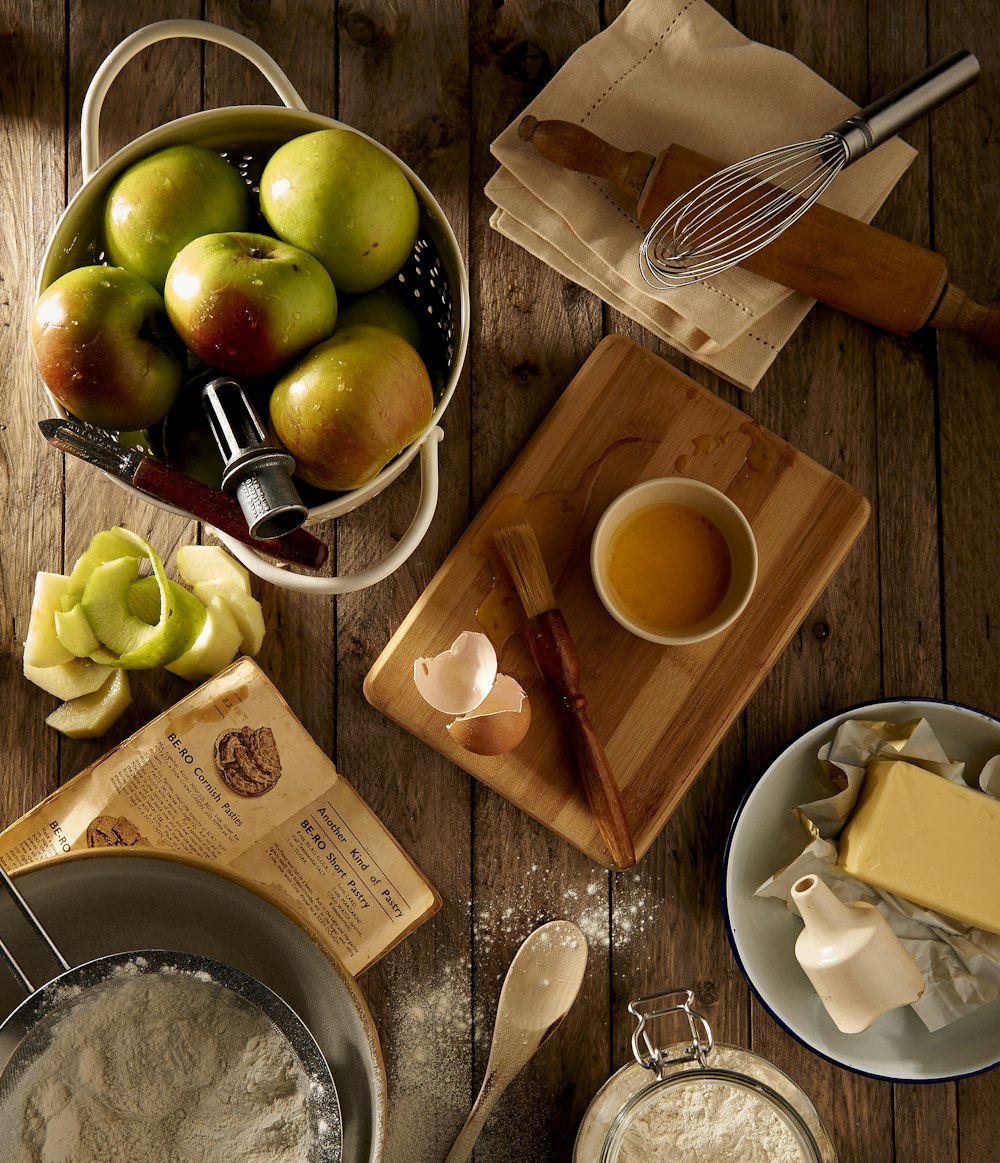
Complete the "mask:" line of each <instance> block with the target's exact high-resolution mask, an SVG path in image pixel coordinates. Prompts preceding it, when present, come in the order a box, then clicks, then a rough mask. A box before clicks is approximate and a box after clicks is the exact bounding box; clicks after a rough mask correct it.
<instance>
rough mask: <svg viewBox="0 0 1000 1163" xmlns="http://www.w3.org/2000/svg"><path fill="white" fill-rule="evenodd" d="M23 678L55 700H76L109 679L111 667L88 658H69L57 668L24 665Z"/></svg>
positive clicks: (91, 692)
mask: <svg viewBox="0 0 1000 1163" xmlns="http://www.w3.org/2000/svg"><path fill="white" fill-rule="evenodd" d="M24 677H25V678H26V679H28V680H29V681H30V682H33V683H34V684H35V686H40V687H41V688H42V690H43V691H48V693H49V694H50V695H55V697H56V698H57V699H63V700H66V699H78V698H80V697H82V696H83V695H90V694H93V693H94V691H96V690H97V689H98V688H99V687H102V686H104V684H105V683H106V682H107V680H108V679H109V678H110V677H111V667H110V666H101V665H100V663H97V662H93V661H92V660H91V659H89V658H71V659H70V660H69V662H60V663H59V664H58V665H57V666H30V665H29V664H28V663H27V662H26V663H25V664H24Z"/></svg>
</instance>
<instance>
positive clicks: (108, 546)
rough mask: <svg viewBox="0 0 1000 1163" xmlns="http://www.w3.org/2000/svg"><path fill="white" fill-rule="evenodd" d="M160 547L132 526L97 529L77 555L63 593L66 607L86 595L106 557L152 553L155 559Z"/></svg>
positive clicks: (147, 554)
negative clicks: (128, 527)
mask: <svg viewBox="0 0 1000 1163" xmlns="http://www.w3.org/2000/svg"><path fill="white" fill-rule="evenodd" d="M155 555H156V550H154V549H153V547H152V546H151V545H150V544H149V542H148V541H143V539H142V538H141V537H140V536H139V535H138V534H136V533H133V532H132V531H131V530H130V529H123V528H122V527H121V526H120V525H116V526H115V528H114V529H102V530H101V532H100V533H95V534H94V536H93V538H92V540H91V542H90V545H89V546H88V547H87V549H86V551H85V552H84V553H82V554H81V555H80V557H78V558H77V560H76V564H75V565H74V566H73V571H72V573H70V575H69V581H68V583H67V585H66V590H65V592H64V593H63V597H62V608H63V609H64V610H72V609H73V607H74V606H75V605H76V604H77V603H78V602H79V601H80V599H81V598H82V597H83V591H84V589H85V588H86V585H87V580H88V579H89V577H90V575H91V574H92V573H93V572H94V570H95V569H96V568H97V567H98V566H99V565H103V564H104V563H105V562H106V561H113V560H114V559H115V558H116V557H134V558H136V559H140V558H143V557H149V559H150V561H152V559H153V557H154V556H155Z"/></svg>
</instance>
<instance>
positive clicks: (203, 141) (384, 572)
mask: <svg viewBox="0 0 1000 1163" xmlns="http://www.w3.org/2000/svg"><path fill="white" fill-rule="evenodd" d="M175 38H193V39H196V40H206V41H210V42H212V43H214V44H220V45H223V46H224V47H226V48H230V49H232V50H233V51H235V52H237V53H239V54H240V55H241V56H243V57H245V58H246V59H247V60H249V61H250V62H251V63H252V64H254V65H256V66H257V68H258V69H260V71H261V73H263V75H264V76H265V78H266V79H267V80H268V82H269V83H270V84H271V86H272V88H273V89H274V91H275V93H277V95H278V97H279V98H280V99H281V101H282V102H283V105H245V106H233V107H229V108H224V109H208V110H204V111H202V112H200V113H193V114H190V115H188V116H186V117H180V118H178V119H176V120H175V121H170V122H168V123H167V124H166V125H161V126H159V127H158V128H156V129H153V130H150V132H148V133H144V134H143V135H142V136H141V137H138V138H136V140H135V141H133V142H131V143H130V144H128V145H127V146H125V147H123V148H122V149H120V150H119V151H118V152H117V153H115V154H114V155H113V156H112V157H110V158H108V159H106V160H105V161H103V162H102V161H101V154H100V136H99V133H100V117H101V109H102V106H103V104H104V100H105V98H106V96H107V94H108V91H109V89H110V87H111V84H112V83H113V81H114V80H115V78H116V77H117V76H118V74H119V73H120V72H121V70H122V69H123V68H124V66H125V65H126V64H127V62H128V61H129V60H131V59H132V57H134V56H136V55H137V54H138V53H139V52H141V51H142V50H143V49H145V48H147V47H149V46H150V45H152V44H156V43H157V42H159V41H163V40H172V39H175ZM331 128H334V129H347V130H350V131H351V132H352V133H358V134H359V135H360V136H361V137H363V138H365V139H366V140H367V141H369V142H370V143H371V144H373V145H375V146H376V147H377V148H378V149H380V150H382V152H383V153H385V154H387V155H388V156H389V157H391V158H392V159H393V160H394V161H395V162H396V163H397V165H399V166H400V167H401V169H402V170H403V172H404V173H405V174H406V176H407V178H408V179H409V181H410V184H411V185H412V186H413V189H414V192H415V193H416V195H417V199H418V201H419V203H420V229H419V232H418V235H417V240H416V243H415V245H414V248H413V253H412V254H411V256H410V258H409V259H408V260H407V262H406V263H405V264H404V266H403V268H402V270H400V272H399V274H398V275H397V276H396V278H395V281H394V282H393V283H392V284H391V285H392V289H393V291H394V292H395V293H396V294H397V295H398V296H399V297H400V298H402V299H403V301H404V302H405V303H407V305H408V306H409V307H410V308H411V309H412V310H413V311H414V314H415V315H417V317H418V319H419V320H420V322H421V330H422V334H423V339H424V348H423V349H422V350H421V357H422V358H423V361H424V363H425V364H426V366H427V370H428V372H429V374H430V378H431V383H432V384H433V386H434V400H435V404H434V411H433V413H432V415H431V418H430V420H429V422H428V423H427V425H426V426H425V428H424V429H423V431H422V432H421V433H420V434H419V435H418V436H417V438H416V439H415V440H413V441H412V442H411V443H410V444H409V445H407V447H406V448H404V449H403V450H402V452H400V453H399V454H398V455H397V456H396V457H394V458H393V459H392V460H391V461H390V462H389V463H388V464H387V465H386V466H385V468H383V469H382V470H381V472H379V473H378V474H377V475H376V476H375V477H374V478H373V479H372V480H370V481H368V482H367V484H364V485H362V486H360V487H359V488H356V489H353V490H351V491H350V492H345V493H336V494H330V493H327V494H321V495H312V493H310V495H309V497H308V498H307V501H306V504H307V515H306V518H305V523H306V525H309V524H314V523H317V522H320V521H326V520H330V519H332V518H335V517H340V516H343V515H344V514H345V513H349V512H351V511H352V510H354V509H357V508H358V507H359V506H361V505H363V504H364V503H365V502H366V501H369V500H371V499H372V498H373V497H375V496H377V495H378V494H379V493H381V492H382V491H383V490H384V489H385V488H386V487H387V486H388V485H390V484H391V483H392V482H393V481H394V480H395V479H396V478H397V477H398V476H400V474H401V473H402V472H403V471H404V470H405V469H406V468H407V467H408V466H409V464H410V463H411V461H413V460H414V459H415V458H417V457H418V455H419V459H420V497H419V500H418V502H417V506H416V509H415V512H414V515H413V517H412V519H411V522H410V525H409V527H408V529H407V530H406V532H405V533H404V534H403V536H402V537H401V538H400V539H399V541H398V542H397V543H396V544H395V546H394V547H393V548H392V550H391V551H390V552H389V553H387V554H386V555H385V556H384V557H383V558H382V559H381V560H380V561H377V562H375V563H374V564H372V565H370V566H368V567H367V568H366V569H364V570H362V571H360V572H358V573H354V574H350V575H340V576H337V575H334V576H320V575H316V574H313V575H307V574H302V573H296V572H293V571H292V570H291V569H287V568H282V567H280V566H278V565H275V564H274V563H273V562H272V561H269V560H268V559H267V557H266V556H265V555H266V553H267V546H266V545H262V546H261V549H260V550H257V549H255V548H253V547H251V546H249V545H247V544H245V543H244V542H243V541H240V540H237V539H236V538H234V537H233V536H231V535H230V534H228V533H224V532H222V531H221V530H215V533H216V535H217V536H218V538H219V540H220V541H222V542H223V544H224V545H225V546H226V548H227V549H228V550H229V551H230V553H232V554H233V556H234V557H236V558H237V559H238V560H239V561H241V562H242V563H243V564H244V565H245V566H246V567H247V568H248V569H250V570H251V571H252V572H253V573H255V574H257V575H258V577H260V578H262V579H264V580H265V581H269V582H272V583H273V584H275V585H277V586H280V587H283V588H285V589H291V590H299V591H302V592H307V593H309V592H311V593H321V594H337V593H349V592H352V591H355V590H361V589H365V588H366V587H368V586H370V585H374V584H375V583H376V582H379V581H382V580H383V579H384V578H386V577H388V576H389V575H390V574H391V573H393V572H394V571H395V570H397V569H398V568H399V567H400V566H401V565H403V563H404V562H405V561H406V560H407V559H408V558H409V557H410V555H411V554H412V553H413V552H414V550H415V549H416V547H417V546H418V545H419V544H420V542H421V540H422V539H423V537H424V535H425V533H426V532H427V530H428V528H429V527H430V523H431V520H432V518H433V516H434V512H435V510H436V508H437V500H438V488H439V482H438V449H437V445H438V443H439V442H440V441H441V440H442V439H443V438H444V432H443V430H442V429H441V427H440V421H441V417H442V415H443V414H444V411H445V409H446V408H447V406H448V404H449V402H450V401H451V398H452V396H453V395H454V393H455V388H456V386H457V384H458V380H459V377H460V376H461V373H462V368H463V365H464V363H465V356H466V351H467V349H468V342H469V320H470V308H469V287H468V277H467V275H466V271H465V265H464V262H463V259H462V254H461V251H460V249H459V245H458V241H457V239H456V237H455V234H454V231H453V230H452V228H451V226H450V224H449V223H448V220H447V218H446V217H445V214H444V211H443V210H442V209H441V207H440V206H439V205H438V203H437V201H436V200H435V198H434V196H433V195H432V194H431V192H430V190H429V189H428V188H427V186H425V185H424V183H423V182H422V181H421V180H420V178H419V177H417V175H416V174H415V173H414V172H413V171H412V170H411V169H410V168H409V167H408V166H407V165H406V164H405V163H404V162H402V161H401V160H400V159H399V158H398V157H396V156H395V154H393V153H392V152H391V151H390V150H388V149H386V148H385V146H383V145H381V144H380V143H379V142H377V141H375V140H374V139H373V138H370V137H368V135H367V134H364V133H361V131H360V130H356V129H354V128H353V127H351V126H348V125H345V124H344V123H343V122H340V121H337V120H335V119H333V118H331V117H326V116H324V115H322V114H319V113H312V112H310V111H309V110H308V109H307V108H306V106H305V103H304V102H303V100H302V98H301V97H300V96H299V94H298V93H297V92H296V90H295V88H294V87H293V86H292V84H291V82H290V81H289V80H288V78H287V77H286V76H285V74H284V73H283V72H282V70H281V69H280V68H279V67H278V65H277V64H276V63H275V61H274V60H273V58H272V57H270V56H269V55H268V54H267V53H266V52H264V50H263V49H261V48H260V47H259V46H258V45H257V44H255V43H254V42H253V41H252V40H250V39H248V38H247V37H245V36H242V35H241V34H239V33H236V32H233V31H232V30H231V29H228V28H224V27H222V26H220V25H217V24H211V23H209V22H207V21H202V20H163V21H160V22H158V23H156V24H150V25H147V26H146V27H144V28H140V29H138V30H137V31H136V32H134V33H132V34H131V35H130V36H128V37H126V38H125V40H123V41H122V42H121V43H120V44H119V45H118V46H117V47H116V48H115V49H114V50H113V51H112V52H111V53H110V54H109V55H108V56H107V57H106V59H105V60H104V62H103V63H102V64H101V65H100V67H99V68H98V69H97V71H96V72H95V74H94V77H93V79H92V80H91V83H90V85H89V87H88V89H87V92H86V95H85V97H84V102H83V112H82V116H81V126H80V151H81V157H82V166H83V184H82V185H81V187H80V189H79V190H78V191H77V193H76V194H75V195H74V197H73V198H72V199H71V200H70V202H69V204H68V206H67V207H66V209H65V210H64V211H63V214H62V216H61V217H60V219H59V221H58V223H57V224H56V227H55V230H54V232H53V235H52V237H51V239H50V240H49V244H48V247H47V249H46V252H45V256H44V258H43V261H42V267H41V271H40V273H39V278H38V285H37V292H38V294H41V292H42V291H44V290H45V288H46V287H48V286H49V285H50V284H51V283H53V282H54V281H55V280H56V279H57V278H59V277H60V276H61V275H63V274H65V273H66V272H67V271H69V270H71V269H73V268H74V267H78V266H82V265H86V264H92V263H99V262H101V261H103V254H102V251H101V241H100V235H101V229H100V223H101V212H102V208H103V204H104V199H105V196H106V194H107V192H108V190H109V188H110V186H111V184H112V183H113V182H114V180H115V179H116V178H117V177H118V175H119V174H120V173H122V172H123V171H124V170H125V169H127V168H128V167H129V166H130V165H132V164H133V163H134V162H136V161H138V160H139V159H140V158H142V157H145V156H146V155H147V154H150V153H153V152H155V151H158V150H161V149H165V148H166V147H168V146H172V145H180V144H188V145H201V146H204V147H206V148H209V149H214V150H216V151H218V152H219V153H222V154H224V155H226V156H228V157H229V158H230V160H233V161H234V162H235V163H236V164H237V167H238V168H239V169H240V171H241V172H242V173H243V174H244V176H245V177H246V179H247V181H248V183H249V184H251V185H253V183H254V179H255V177H259V175H260V172H261V171H262V169H263V166H264V163H265V162H266V161H267V158H268V157H269V156H270V154H271V153H273V151H274V150H275V149H277V148H278V146H280V145H283V144H284V143H285V142H287V141H290V140H291V139H292V138H294V137H298V136H300V135H301V134H304V133H311V132H314V131H315V130H318V129H331ZM46 395H47V396H48V399H49V403H50V405H51V406H52V408H53V409H54V410H55V412H56V413H57V414H58V415H59V416H61V417H63V418H66V415H67V414H66V412H65V410H64V409H63V408H62V407H61V405H59V404H58V402H57V401H56V400H54V399H53V398H52V396H51V394H50V393H49V392H48V391H47V390H46ZM108 475H111V476H112V479H113V480H115V481H116V482H117V483H118V484H119V485H120V486H121V487H122V488H124V489H127V490H128V491H129V492H130V493H132V494H133V495H134V496H137V497H141V498H142V499H143V500H146V501H148V502H150V503H151V504H154V505H157V506H158V507H159V508H162V509H165V510H166V511H168V512H171V513H174V514H176V515H178V516H181V517H187V518H189V519H197V518H196V516H195V515H194V514H193V513H191V512H188V511H187V510H185V509H182V508H178V507H177V506H176V505H173V504H169V503H167V502H166V501H163V500H161V499H160V498H158V497H156V496H151V495H150V494H149V493H146V492H142V491H140V490H138V489H136V488H134V487H133V486H132V485H130V484H129V483H127V482H126V481H123V480H121V479H120V477H118V476H114V475H112V474H110V473H109V474H108Z"/></svg>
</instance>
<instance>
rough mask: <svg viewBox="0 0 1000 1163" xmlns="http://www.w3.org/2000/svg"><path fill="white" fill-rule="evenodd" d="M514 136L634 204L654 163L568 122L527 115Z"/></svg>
mask: <svg viewBox="0 0 1000 1163" xmlns="http://www.w3.org/2000/svg"><path fill="white" fill-rule="evenodd" d="M517 135H518V137H520V139H521V140H522V141H524V142H531V144H532V145H534V146H535V148H536V149H537V150H538V151H539V153H541V154H543V155H544V156H545V157H547V158H548V159H549V161H550V162H554V163H555V164H556V165H557V166H562V168H563V169H567V170H575V171H576V172H577V173H580V174H590V175H592V176H593V177H595V178H605V179H606V180H607V181H609V182H613V183H614V184H615V185H616V186H617V187H618V189H619V190H621V192H622V193H623V194H626V195H628V197H630V198H632V199H633V201H636V202H638V200H639V195H640V194H641V193H642V190H643V187H644V186H645V185H646V179H647V178H648V177H649V171H650V170H651V169H652V168H653V162H654V161H655V160H656V159H655V158H654V157H653V155H652V154H650V153H642V152H641V151H640V150H633V151H632V152H631V153H627V152H626V151H625V150H623V149H619V148H618V147H617V146H615V145H612V144H611V143H610V142H609V141H605V140H604V138H603V137H598V136H597V134H596V133H591V131H590V130H589V129H584V128H583V126H582V125H574V124H573V122H572V121H539V120H538V118H537V117H532V116H531V114H528V115H527V116H526V117H524V118H522V119H521V123H520V125H519V126H518V128H517Z"/></svg>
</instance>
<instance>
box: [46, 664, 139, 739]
mask: <svg viewBox="0 0 1000 1163" xmlns="http://www.w3.org/2000/svg"><path fill="white" fill-rule="evenodd" d="M131 701H132V690H131V686H130V684H129V681H128V675H127V674H126V672H125V671H124V670H113V671H112V672H111V674H110V676H109V677H108V679H107V680H106V681H105V683H104V685H103V686H102V687H99V688H98V689H97V690H96V691H94V692H93V694H87V695H81V696H80V697H79V698H75V699H70V701H69V702H68V703H63V705H62V706H61V707H57V708H56V709H55V710H54V711H53V712H52V714H51V715H49V717H48V718H47V719H46V720H45V722H46V723H47V724H48V725H49V726H50V727H55V729H56V730H57V731H61V732H62V733H63V734H64V735H68V736H69V737H70V738H71V739H96V738H97V737H98V736H99V735H103V734H104V732H105V731H107V729H108V728H109V727H110V726H111V724H112V723H113V722H114V721H115V720H116V719H117V718H118V716H119V715H121V713H122V712H123V711H124V710H125V708H126V707H127V706H128V705H129V703H131Z"/></svg>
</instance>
